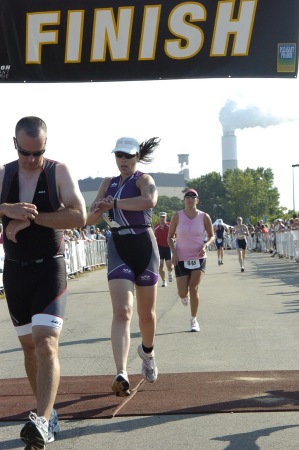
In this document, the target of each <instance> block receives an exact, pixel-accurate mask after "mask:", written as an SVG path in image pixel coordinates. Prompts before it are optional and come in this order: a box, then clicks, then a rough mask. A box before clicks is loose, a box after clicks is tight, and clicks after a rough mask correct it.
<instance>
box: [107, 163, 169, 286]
mask: <svg viewBox="0 0 299 450" xmlns="http://www.w3.org/2000/svg"><path fill="white" fill-rule="evenodd" d="M141 175H143V173H142V172H139V171H136V172H135V173H134V174H133V175H131V176H130V177H128V178H127V179H126V180H125V181H124V183H123V184H122V186H120V187H119V185H120V181H121V177H120V176H118V177H113V178H112V179H111V181H110V184H109V186H108V188H107V190H106V192H105V196H108V195H111V196H112V197H113V198H116V199H122V198H133V197H139V196H140V194H141V193H140V189H139V188H138V187H137V186H136V180H138V178H139V177H140V176H141ZM109 216H110V219H112V220H114V221H115V222H117V223H118V224H119V225H120V228H116V227H115V228H113V227H112V228H111V237H110V239H109V241H108V244H107V247H108V280H117V279H126V280H130V281H132V282H133V283H135V284H137V285H138V286H153V285H155V284H156V283H157V282H158V272H159V261H160V259H159V252H158V246H157V242H156V238H155V235H154V232H153V230H152V227H151V221H152V210H151V209H147V210H143V211H126V210H124V209H113V210H110V211H109Z"/></svg>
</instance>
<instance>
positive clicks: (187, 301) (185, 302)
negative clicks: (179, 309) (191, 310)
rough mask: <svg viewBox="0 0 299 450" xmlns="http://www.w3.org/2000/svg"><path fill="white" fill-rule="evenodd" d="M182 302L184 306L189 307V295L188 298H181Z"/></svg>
mask: <svg viewBox="0 0 299 450" xmlns="http://www.w3.org/2000/svg"><path fill="white" fill-rule="evenodd" d="M180 299H181V302H182V304H183V305H184V306H188V305H189V295H187V296H186V297H184V298H182V297H180Z"/></svg>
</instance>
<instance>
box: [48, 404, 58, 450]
mask: <svg viewBox="0 0 299 450" xmlns="http://www.w3.org/2000/svg"><path fill="white" fill-rule="evenodd" d="M59 431H60V425H59V420H58V416H57V412H56V410H55V409H54V408H53V409H52V411H51V416H50V420H49V427H48V444H50V442H54V441H55V434H57V433H59Z"/></svg>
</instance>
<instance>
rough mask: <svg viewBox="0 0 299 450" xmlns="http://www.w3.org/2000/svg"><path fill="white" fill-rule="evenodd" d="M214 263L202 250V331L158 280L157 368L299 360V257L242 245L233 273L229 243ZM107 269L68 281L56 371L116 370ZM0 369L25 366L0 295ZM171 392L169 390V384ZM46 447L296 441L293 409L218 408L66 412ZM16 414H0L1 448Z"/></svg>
mask: <svg viewBox="0 0 299 450" xmlns="http://www.w3.org/2000/svg"><path fill="white" fill-rule="evenodd" d="M224 262H225V264H224V265H223V266H220V267H219V266H218V264H217V257H216V252H210V253H209V255H208V264H207V274H206V276H205V278H204V280H203V282H202V286H201V307H200V316H199V322H200V326H201V332H200V333H190V332H189V331H188V330H189V320H190V317H189V316H190V311H189V308H185V307H183V306H182V305H181V303H180V302H179V301H178V298H177V294H176V285H175V282H173V283H170V284H169V285H168V287H166V288H162V287H161V286H159V288H158V306H157V314H158V327H157V337H156V355H157V363H158V367H159V371H160V373H185V372H201V371H207V372H208V371H215V372H218V371H240V370H241V371H252V370H259V371H267V370H299V358H298V348H299V333H298V316H297V313H299V299H298V274H299V265H298V264H296V263H294V262H291V261H288V260H279V259H278V258H271V257H270V256H269V254H261V253H251V254H248V258H247V262H246V271H245V273H240V269H239V266H238V261H237V256H236V253H235V252H234V251H227V252H226V253H225V260H224ZM110 319H111V305H110V300H109V293H108V288H107V282H106V269H102V270H98V271H94V272H87V273H85V274H83V275H82V276H80V277H79V278H76V279H74V280H71V281H70V282H69V301H68V308H67V316H66V320H65V325H64V329H63V332H62V336H61V350H60V357H61V369H62V375H75V376H78V375H80V376H81V375H82V376H84V375H107V374H111V380H112V379H113V377H114V375H115V369H114V363H113V359H112V354H111V343H110ZM0 325H1V328H0V336H1V339H0V379H1V378H14V377H16V376H18V377H23V376H25V373H24V369H23V366H22V364H23V363H22V353H21V352H20V350H19V346H18V341H17V338H16V336H15V334H14V331H13V329H12V326H11V323H10V320H9V317H8V314H7V308H6V303H5V301H4V300H0ZM131 331H132V341H131V351H130V356H129V366H128V371H129V373H132V374H133V373H139V370H140V358H139V357H138V355H137V353H136V348H137V346H138V344H139V343H140V335H139V331H138V323H137V315H136V314H135V315H134V319H133V323H132V328H131ZM174 395H175V393H174ZM62 426H63V430H62V432H61V433H60V434H59V436H58V439H57V441H56V442H55V443H53V444H49V446H48V448H49V449H50V448H51V449H53V450H55V449H58V450H60V449H63V450H68V449H70V450H77V449H90V450H98V449H102V448H103V449H108V450H110V449H111V450H112V449H113V450H114V449H117V450H127V449H130V450H131V449H132V450H150V449H155V450H168V449H169V450H170V449H184V450H185V449H188V450H193V449H194V450H195V449H203V450H224V449H226V450H255V449H261V450H293V449H294V450H295V449H296V450H298V448H299V443H298V440H299V439H298V436H299V412H279V413H278V412H277V413H273V412H272V413H267V412H263V413H261V412H259V413H239V414H238V413H234V414H232V413H230V414H226V413H222V414H201V415H172V416H143V417H138V416H137V417H134V416H133V417H122V418H113V419H103V420H101V419H100V420H84V421H63V423H62ZM20 428H21V424H20V422H10V423H5V422H0V449H3V450H4V449H5V450H10V449H21V448H23V446H22V444H21V442H20V440H19V438H18V436H19V431H20Z"/></svg>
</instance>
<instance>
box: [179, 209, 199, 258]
mask: <svg viewBox="0 0 299 450" xmlns="http://www.w3.org/2000/svg"><path fill="white" fill-rule="evenodd" d="M204 214H205V213H204V212H203V211H198V212H197V215H196V216H195V217H194V219H189V217H188V216H187V215H186V214H185V211H184V210H181V211H178V215H179V222H178V225H177V228H176V249H177V253H178V257H179V261H188V260H189V259H198V258H199V249H200V248H201V247H202V245H203V243H204V241H205V238H206V232H205V225H204Z"/></svg>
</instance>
